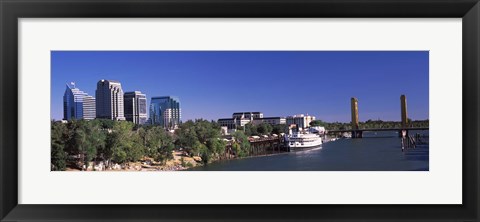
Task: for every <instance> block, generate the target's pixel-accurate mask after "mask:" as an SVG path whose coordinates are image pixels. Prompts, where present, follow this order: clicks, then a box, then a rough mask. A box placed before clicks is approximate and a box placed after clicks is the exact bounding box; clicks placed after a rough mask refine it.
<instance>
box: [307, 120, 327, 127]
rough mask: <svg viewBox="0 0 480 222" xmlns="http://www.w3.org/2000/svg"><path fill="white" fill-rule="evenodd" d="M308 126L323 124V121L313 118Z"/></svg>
mask: <svg viewBox="0 0 480 222" xmlns="http://www.w3.org/2000/svg"><path fill="white" fill-rule="evenodd" d="M310 126H325V122H323V121H322V120H319V119H318V120H313V121H311V122H310Z"/></svg>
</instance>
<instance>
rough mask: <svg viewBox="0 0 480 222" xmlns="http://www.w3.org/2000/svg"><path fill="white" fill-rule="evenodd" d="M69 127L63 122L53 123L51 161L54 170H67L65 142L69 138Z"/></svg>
mask: <svg viewBox="0 0 480 222" xmlns="http://www.w3.org/2000/svg"><path fill="white" fill-rule="evenodd" d="M67 136H68V134H67V127H66V126H65V124H63V123H62V122H54V121H52V123H51V143H52V144H51V146H52V147H51V154H50V155H51V163H52V165H53V169H52V170H57V171H61V170H65V168H66V160H67V155H66V152H65V143H66V139H68V137H67Z"/></svg>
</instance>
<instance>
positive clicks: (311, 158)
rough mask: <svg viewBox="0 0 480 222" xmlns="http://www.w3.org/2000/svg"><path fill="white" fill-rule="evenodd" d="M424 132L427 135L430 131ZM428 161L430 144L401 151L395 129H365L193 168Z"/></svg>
mask: <svg viewBox="0 0 480 222" xmlns="http://www.w3.org/2000/svg"><path fill="white" fill-rule="evenodd" d="M413 133H414V132H411V135H413ZM421 133H423V134H426V135H428V131H424V132H421ZM428 162H429V147H428V145H421V146H417V148H415V149H412V148H410V149H408V150H406V151H404V152H402V150H401V143H400V138H398V137H397V134H396V133H395V132H377V133H371V132H365V133H364V138H362V139H340V140H337V141H333V142H328V143H325V144H323V145H322V147H321V148H314V149H312V150H307V151H298V152H291V153H282V154H277V155H271V156H260V157H251V158H245V159H236V160H228V161H222V162H216V163H211V164H209V165H207V166H202V167H196V168H193V169H191V170H211V171H212V170H213V171H292V170H300V171H309V170H310V171H312V170H314V171H315V170H322V171H329V170H331V171H359V170H361V171H407V170H423V171H428V169H429V168H428Z"/></svg>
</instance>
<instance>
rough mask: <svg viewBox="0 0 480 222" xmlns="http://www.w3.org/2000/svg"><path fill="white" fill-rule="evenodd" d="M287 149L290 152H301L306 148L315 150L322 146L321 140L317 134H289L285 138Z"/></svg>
mask: <svg viewBox="0 0 480 222" xmlns="http://www.w3.org/2000/svg"><path fill="white" fill-rule="evenodd" d="M285 139H286V143H287V147H289V148H290V151H296V150H302V149H307V148H315V147H319V146H320V145H322V138H321V137H320V136H319V135H318V134H313V133H308V132H307V133H300V132H294V133H290V134H289V135H288V136H287V137H286V138H285Z"/></svg>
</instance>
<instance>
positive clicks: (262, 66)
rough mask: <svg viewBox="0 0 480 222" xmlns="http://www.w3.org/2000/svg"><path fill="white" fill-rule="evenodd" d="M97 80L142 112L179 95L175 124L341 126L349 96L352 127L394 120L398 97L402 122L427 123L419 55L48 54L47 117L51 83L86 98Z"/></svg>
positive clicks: (55, 104) (55, 112)
mask: <svg viewBox="0 0 480 222" xmlns="http://www.w3.org/2000/svg"><path fill="white" fill-rule="evenodd" d="M100 79H115V80H118V81H119V82H120V83H122V88H123V91H124V92H129V91H136V90H138V91H142V93H145V94H146V95H147V101H148V104H147V106H148V107H150V101H151V98H152V97H158V96H172V95H175V96H178V97H180V99H181V101H182V121H186V120H189V119H198V118H203V119H208V120H215V121H216V120H218V119H220V118H225V117H228V116H230V115H231V113H234V112H244V111H249V110H253V111H260V112H263V113H265V115H267V116H283V117H285V116H290V115H295V114H309V115H313V116H316V117H317V119H319V120H323V121H327V122H334V121H339V122H349V121H350V118H351V114H350V98H351V97H356V98H357V99H358V107H359V119H360V121H366V120H368V119H381V120H386V121H389V120H393V121H399V120H400V95H401V94H405V95H406V96H407V98H408V108H409V110H408V112H409V118H411V119H428V90H429V88H428V52H427V51H414V52H405V51H402V52H385V51H382V52H374V51H369V52H361V51H356V52H346V51H341V52H340V51H315V52H313V51H222V52H215V51H175V52H173V51H158V52H154V51H130V52H127V51H96V52H86V51H81V52H80V51H52V82H51V83H52V88H51V89H52V93H51V99H52V102H51V110H52V112H51V118H52V119H57V120H59V119H62V117H63V116H62V114H63V109H62V108H63V105H62V104H61V103H59V101H61V100H62V99H61V98H62V95H63V94H62V93H60V94H58V91H59V85H60V86H63V87H64V86H65V83H68V82H76V83H77V86H78V88H80V89H82V91H84V92H86V93H88V94H89V95H92V94H94V92H95V90H92V89H95V85H96V83H97V82H98V81H99V80H100ZM63 87H61V88H62V89H64V88H63ZM148 115H150V113H149V114H148Z"/></svg>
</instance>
